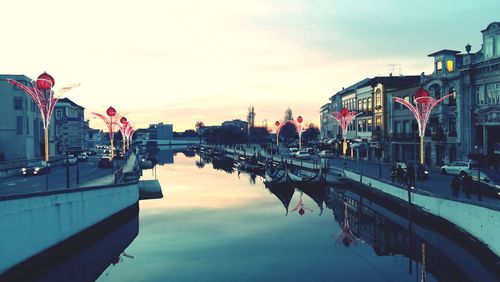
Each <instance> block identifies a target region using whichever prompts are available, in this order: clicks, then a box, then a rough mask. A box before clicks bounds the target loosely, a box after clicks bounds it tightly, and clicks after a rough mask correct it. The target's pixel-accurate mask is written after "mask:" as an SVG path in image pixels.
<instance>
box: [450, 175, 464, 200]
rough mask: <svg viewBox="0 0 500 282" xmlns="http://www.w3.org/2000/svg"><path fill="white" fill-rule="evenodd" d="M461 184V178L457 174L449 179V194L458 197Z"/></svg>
mask: <svg viewBox="0 0 500 282" xmlns="http://www.w3.org/2000/svg"><path fill="white" fill-rule="evenodd" d="M461 184H462V178H461V177H460V176H459V175H458V174H457V175H455V176H453V178H452V179H451V184H450V186H451V192H452V194H453V196H454V197H458V196H459V193H460V185H461Z"/></svg>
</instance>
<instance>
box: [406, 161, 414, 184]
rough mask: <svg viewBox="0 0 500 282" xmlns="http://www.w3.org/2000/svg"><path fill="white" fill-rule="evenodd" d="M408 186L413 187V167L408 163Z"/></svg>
mask: <svg viewBox="0 0 500 282" xmlns="http://www.w3.org/2000/svg"><path fill="white" fill-rule="evenodd" d="M407 174H408V186H409V187H413V188H415V167H414V166H413V165H412V164H411V163H410V164H409V165H408V168H407Z"/></svg>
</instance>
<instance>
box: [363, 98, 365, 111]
mask: <svg viewBox="0 0 500 282" xmlns="http://www.w3.org/2000/svg"><path fill="white" fill-rule="evenodd" d="M363 112H366V98H365V99H363Z"/></svg>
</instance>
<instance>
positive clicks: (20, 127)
mask: <svg viewBox="0 0 500 282" xmlns="http://www.w3.org/2000/svg"><path fill="white" fill-rule="evenodd" d="M23 125H24V117H16V133H17V135H21V134H23V131H24V130H23Z"/></svg>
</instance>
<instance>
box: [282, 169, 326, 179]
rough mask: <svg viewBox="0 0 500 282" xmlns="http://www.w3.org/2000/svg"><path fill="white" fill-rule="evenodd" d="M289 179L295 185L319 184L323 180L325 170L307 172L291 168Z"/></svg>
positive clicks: (288, 172)
mask: <svg viewBox="0 0 500 282" xmlns="http://www.w3.org/2000/svg"><path fill="white" fill-rule="evenodd" d="M287 177H288V179H289V180H290V181H291V182H293V183H319V182H321V181H322V180H323V170H322V169H320V170H318V171H311V170H306V169H302V168H298V167H293V168H289V169H288V170H287Z"/></svg>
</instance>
